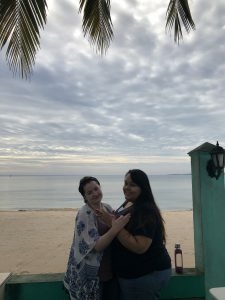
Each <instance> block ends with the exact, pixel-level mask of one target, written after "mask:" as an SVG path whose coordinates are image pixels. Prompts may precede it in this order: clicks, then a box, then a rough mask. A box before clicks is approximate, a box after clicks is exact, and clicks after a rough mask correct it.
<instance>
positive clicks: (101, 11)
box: [0, 0, 195, 78]
mask: <svg viewBox="0 0 225 300" xmlns="http://www.w3.org/2000/svg"><path fill="white" fill-rule="evenodd" d="M79 1H80V2H79V12H82V13H83V23H82V29H83V32H84V36H88V38H89V41H90V43H91V44H92V45H94V46H96V50H97V52H99V53H101V54H103V53H106V51H107V49H108V48H109V46H110V43H111V41H112V39H113V30H112V27H113V25H112V20H111V15H110V8H111V7H110V0H79ZM46 10H47V3H46V0H0V49H2V48H3V47H4V46H6V45H7V50H6V61H7V62H8V65H9V68H10V69H11V70H12V72H13V74H19V75H21V76H22V78H23V77H25V78H27V77H29V76H30V74H31V73H32V68H33V66H34V63H35V57H36V53H37V51H38V49H39V48H40V29H43V28H44V25H45V24H46V19H47V16H46ZM181 21H182V23H183V25H184V27H185V29H186V31H187V32H189V31H190V30H191V29H195V24H194V22H193V20H192V17H191V13H190V9H189V6H188V0H170V2H169V6H168V8H167V12H166V28H167V29H168V30H169V31H171V30H172V28H173V26H174V40H175V42H178V43H179V40H180V39H181V38H182V28H181Z"/></svg>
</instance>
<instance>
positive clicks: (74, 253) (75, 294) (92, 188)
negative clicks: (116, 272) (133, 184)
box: [64, 176, 130, 300]
mask: <svg viewBox="0 0 225 300" xmlns="http://www.w3.org/2000/svg"><path fill="white" fill-rule="evenodd" d="M79 192H80V193H81V195H82V196H83V198H84V201H85V205H84V206H82V207H81V208H80V209H79V211H78V213H77V216H76V222H75V229H74V238H73V242H72V246H71V250H70V255H69V260H68V265H67V271H66V274H65V278H64V286H65V287H66V289H67V290H68V292H69V294H70V299H71V300H110V299H114V300H115V299H116V295H115V291H116V283H115V280H114V278H113V274H112V270H111V256H110V247H109V246H110V243H111V242H112V240H113V239H114V238H115V236H116V235H117V234H118V233H119V232H120V230H121V229H122V228H123V227H124V226H125V225H126V224H127V223H128V221H129V219H130V215H129V214H128V215H126V216H120V217H119V218H117V219H114V218H112V221H111V224H110V225H106V223H105V222H103V220H102V218H98V217H101V216H100V215H99V214H101V213H100V211H107V212H109V213H111V212H112V209H111V207H110V206H109V205H107V204H104V203H102V202H101V201H102V196H103V195H102V191H101V186H100V183H99V181H98V180H97V179H96V178H95V177H90V176H86V177H84V178H82V179H81V180H80V185H79ZM100 219H101V220H100Z"/></svg>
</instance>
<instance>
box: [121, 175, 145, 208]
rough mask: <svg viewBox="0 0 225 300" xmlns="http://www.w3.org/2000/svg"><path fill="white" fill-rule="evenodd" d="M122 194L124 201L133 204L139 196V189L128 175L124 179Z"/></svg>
mask: <svg viewBox="0 0 225 300" xmlns="http://www.w3.org/2000/svg"><path fill="white" fill-rule="evenodd" d="M123 193H124V196H125V199H126V200H128V201H130V202H132V203H134V202H135V200H136V199H137V198H138V197H139V196H140V194H141V188H140V187H139V186H138V185H137V184H136V183H134V182H133V181H132V179H131V176H130V174H129V173H128V174H127V175H126V176H125V179H124V186H123Z"/></svg>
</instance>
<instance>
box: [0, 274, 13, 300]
mask: <svg viewBox="0 0 225 300" xmlns="http://www.w3.org/2000/svg"><path fill="white" fill-rule="evenodd" d="M10 276H11V273H0V300H3V299H4V297H5V284H6V282H7V280H8V278H9V277H10Z"/></svg>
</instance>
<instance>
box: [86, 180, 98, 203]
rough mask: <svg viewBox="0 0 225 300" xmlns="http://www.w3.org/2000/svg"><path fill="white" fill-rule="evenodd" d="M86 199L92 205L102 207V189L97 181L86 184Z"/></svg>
mask: <svg viewBox="0 0 225 300" xmlns="http://www.w3.org/2000/svg"><path fill="white" fill-rule="evenodd" d="M84 199H85V202H86V203H87V204H89V206H90V207H93V208H100V203H101V200H102V190H101V187H100V185H98V183H97V182H96V181H90V182H88V183H86V184H85V186H84Z"/></svg>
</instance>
